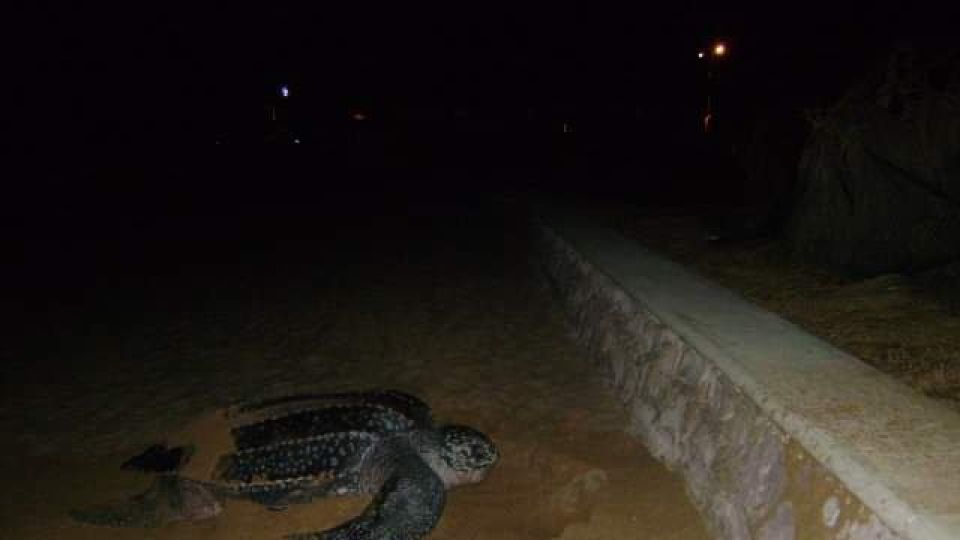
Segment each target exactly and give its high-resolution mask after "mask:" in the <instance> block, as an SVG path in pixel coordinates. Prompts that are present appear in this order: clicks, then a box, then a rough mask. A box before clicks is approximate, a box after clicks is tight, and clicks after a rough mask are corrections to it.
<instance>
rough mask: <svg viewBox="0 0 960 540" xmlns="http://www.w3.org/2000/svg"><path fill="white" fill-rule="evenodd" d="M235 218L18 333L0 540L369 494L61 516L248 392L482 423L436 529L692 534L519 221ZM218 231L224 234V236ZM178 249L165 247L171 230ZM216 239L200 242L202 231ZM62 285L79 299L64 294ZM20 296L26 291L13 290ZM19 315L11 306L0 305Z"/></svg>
mask: <svg viewBox="0 0 960 540" xmlns="http://www.w3.org/2000/svg"><path fill="white" fill-rule="evenodd" d="M426 206H427V205H423V206H421V207H420V208H419V209H418V210H415V211H413V212H412V214H413V215H403V214H404V213H403V212H396V214H397V215H396V216H395V217H389V218H388V217H382V218H379V219H377V220H373V221H371V220H370V219H368V218H364V219H359V218H349V219H343V220H326V221H324V220H317V219H314V218H313V216H310V215H301V216H299V217H295V218H291V217H287V218H284V219H280V220H276V219H272V220H264V221H263V222H262V223H260V224H257V223H254V224H253V225H247V226H245V227H244V228H243V230H242V231H240V232H239V233H238V232H236V231H234V233H233V236H230V237H229V239H228V240H229V241H227V240H223V241H222V242H221V241H219V240H217V239H216V236H215V235H208V236H204V237H203V239H202V240H198V239H197V238H196V237H193V235H192V234H191V233H190V228H191V227H192V226H194V225H196V223H193V224H191V223H187V222H185V223H183V224H181V225H180V226H181V229H182V231H181V232H182V233H183V237H182V240H183V242H182V243H181V242H179V241H170V242H168V243H167V244H165V245H166V246H167V247H166V248H164V249H158V250H150V251H149V256H145V257H143V258H141V259H139V260H138V263H137V264H136V265H135V266H136V268H135V270H130V269H129V268H126V267H125V268H126V269H121V270H118V269H117V268H114V269H113V270H112V271H111V272H103V273H101V274H98V275H97V276H96V278H95V279H94V278H91V279H92V281H91V282H90V283H91V284H90V285H89V286H86V287H85V288H84V291H83V292H82V293H81V292H71V293H67V292H64V293H63V294H58V295H52V296H51V295H48V297H47V298H45V299H44V300H43V302H42V303H41V305H39V306H35V307H37V309H35V310H33V311H32V312H31V313H30V314H29V315H25V316H24V319H23V320H22V321H21V326H22V327H24V329H23V330H22V332H21V337H22V342H21V343H18V344H16V345H9V346H7V347H6V348H5V349H4V350H3V353H4V355H5V356H8V358H6V359H5V360H6V361H7V365H9V366H10V369H9V371H8V373H9V374H12V375H13V379H12V380H10V379H8V381H7V383H6V384H5V388H4V400H3V402H2V403H3V405H2V411H0V412H2V416H0V430H2V438H3V440H4V441H5V442H6V451H5V452H4V453H3V456H2V458H0V467H2V471H3V475H4V478H6V479H7V482H8V490H7V496H6V497H4V498H3V499H2V502H0V532H2V534H0V536H3V537H5V538H20V539H34V538H59V539H68V540H79V539H87V538H97V539H110V538H117V539H124V538H130V539H133V538H164V539H166V538H170V539H175V538H210V539H216V538H231V539H236V538H250V539H259V538H264V539H268V538H280V537H282V536H283V535H284V534H288V533H292V532H297V531H307V530H317V529H322V528H325V527H329V526H331V525H333V524H335V523H337V522H340V521H342V520H344V519H346V518H348V517H349V516H351V515H353V514H355V513H357V512H359V511H360V509H362V508H363V506H364V505H365V504H366V503H367V500H365V499H362V498H361V499H356V498H345V499H335V500H334V499H331V500H324V501H319V502H317V503H314V504H310V505H301V506H296V507H293V508H290V509H289V510H287V511H283V512H275V511H268V510H266V509H264V508H261V507H259V506H257V505H254V504H252V503H246V502H243V501H229V502H228V503H227V506H226V510H225V512H224V513H223V514H222V515H221V516H219V517H217V518H215V519H212V520H208V521H203V522H196V523H179V524H174V525H170V526H166V527H163V528H159V529H152V530H139V529H128V530H124V529H106V528H98V527H92V526H87V525H80V524H76V523H74V522H72V521H71V520H70V519H69V518H68V517H67V511H68V510H69V509H71V508H75V507H81V506H85V505H87V504H89V503H91V502H105V501H109V500H112V499H116V498H120V497H124V496H127V495H130V494H134V493H136V492H138V490H141V489H143V488H144V487H145V486H146V485H147V484H148V483H149V478H147V477H145V476H143V475H139V474H135V473H130V472H126V471H120V470H119V463H121V462H122V461H123V460H124V459H125V458H126V457H128V456H129V455H131V454H132V453H136V452H137V451H139V450H141V449H142V448H143V447H144V446H145V445H147V444H150V443H153V442H158V441H164V440H171V438H172V437H175V435H174V434H176V433H178V432H182V431H183V430H185V429H191V426H193V428H192V431H191V434H190V437H191V438H193V439H195V442H196V443H197V444H198V445H200V446H201V447H202V446H204V445H206V446H208V447H210V446H213V445H215V444H216V441H215V438H216V430H211V429H203V427H202V424H201V427H200V428H197V424H196V422H197V420H198V419H202V418H204V415H208V414H210V413H211V412H212V411H215V410H216V409H217V408H218V407H223V406H225V405H227V404H229V403H232V402H235V401H237V400H241V399H245V398H254V397H264V396H270V395H277V394H283V393H288V392H302V391H310V392H325V391H343V390H354V389H364V388H371V387H393V388H398V389H402V390H405V391H408V392H411V393H414V394H416V395H418V396H420V397H422V398H423V399H424V400H426V401H427V402H428V403H430V404H431V405H432V406H433V408H434V411H435V415H436V416H437V417H438V418H439V419H440V420H445V421H455V422H459V423H465V424H469V425H472V426H474V427H477V428H479V429H481V430H483V431H485V432H486V433H488V434H489V435H490V436H491V437H492V438H493V439H494V440H495V441H496V442H497V444H498V446H499V448H500V450H501V454H502V461H501V462H500V464H499V465H498V467H497V468H496V469H495V470H494V471H493V472H492V473H491V475H490V476H489V477H488V478H487V479H486V480H485V481H484V482H482V483H481V484H478V485H475V486H469V487H464V488H460V489H457V490H454V491H452V492H451V493H450V496H449V497H448V505H447V509H446V511H445V513H444V516H443V519H442V520H441V522H440V525H439V526H438V528H437V529H436V530H435V531H434V532H433V534H432V535H431V536H430V538H433V539H436V540H441V539H454V538H457V539H462V538H469V539H492V538H498V539H510V540H514V539H516V540H520V539H530V540H534V539H550V538H562V539H568V540H572V539H601V538H631V537H636V538H658V539H676V540H681V539H682V540H693V539H703V538H706V533H705V532H704V530H703V526H702V525H701V522H700V519H699V517H698V516H697V515H696V513H695V511H694V509H693V508H692V506H691V505H690V503H689V502H688V501H687V499H686V496H685V494H684V491H683V487H682V484H681V482H680V479H679V478H678V477H676V476H675V475H673V474H672V473H670V472H668V471H667V470H665V469H664V468H663V467H662V466H661V465H660V464H658V463H657V462H656V461H654V460H653V459H652V458H651V457H650V456H649V455H648V454H647V453H646V452H645V450H644V449H643V447H642V446H641V445H639V444H638V443H637V442H636V441H635V440H634V439H632V438H631V437H629V436H627V435H625V434H623V432H622V430H623V427H624V423H625V422H624V417H623V415H622V413H621V412H620V409H619V407H618V405H617V404H616V403H615V402H614V401H613V400H612V399H611V398H609V397H608V396H607V395H606V394H605V392H604V390H603V387H602V384H601V382H600V381H599V379H598V378H597V377H596V375H595V374H594V373H593V372H592V371H591V367H590V366H588V365H587V364H586V363H585V362H584V360H583V359H582V358H581V357H580V355H579V353H578V351H577V349H576V348H575V347H574V345H573V344H572V342H571V341H570V340H569V339H568V338H567V336H566V331H565V328H564V326H563V321H562V320H561V319H560V316H559V314H558V312H557V311H556V306H554V305H553V304H552V300H551V299H550V298H549V297H548V295H547V293H546V292H545V291H543V290H542V289H541V288H540V287H539V286H538V284H537V283H536V282H535V281H534V279H533V277H532V273H531V271H530V268H529V266H528V261H527V254H526V244H525V242H526V238H525V235H524V230H523V228H522V227H521V226H520V223H518V222H517V221H515V219H514V218H512V217H509V216H506V215H502V214H499V213H497V212H494V211H492V210H491V209H492V207H490V206H486V205H482V204H477V205H465V206H463V207H462V208H459V209H458V210H457V212H447V211H442V212H440V211H437V208H432V209H430V208H426ZM227 229H229V227H227ZM177 238H179V237H177ZM210 238H212V240H210ZM71 290H72V289H71ZM25 301H27V302H29V297H25ZM11 305H13V304H11Z"/></svg>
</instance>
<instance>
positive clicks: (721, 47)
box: [713, 43, 727, 56]
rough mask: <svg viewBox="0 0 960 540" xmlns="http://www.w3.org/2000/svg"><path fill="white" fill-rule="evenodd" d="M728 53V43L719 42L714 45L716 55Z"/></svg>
mask: <svg viewBox="0 0 960 540" xmlns="http://www.w3.org/2000/svg"><path fill="white" fill-rule="evenodd" d="M725 54H727V45H726V43H717V44H716V45H714V46H713V55H714V56H723V55H725Z"/></svg>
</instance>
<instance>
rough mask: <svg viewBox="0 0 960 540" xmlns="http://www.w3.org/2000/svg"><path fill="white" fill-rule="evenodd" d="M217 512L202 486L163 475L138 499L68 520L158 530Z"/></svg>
mask: <svg viewBox="0 0 960 540" xmlns="http://www.w3.org/2000/svg"><path fill="white" fill-rule="evenodd" d="M221 510H222V507H221V505H220V502H219V501H218V500H217V499H216V497H214V495H213V494H212V493H211V492H210V491H209V490H208V489H207V488H206V487H205V486H204V485H203V484H201V483H199V482H194V481H192V480H188V479H186V478H182V477H179V476H173V475H164V476H160V477H158V478H157V479H156V480H155V481H154V483H153V484H152V485H151V486H150V488H148V489H147V490H146V491H145V492H143V493H141V494H140V495H136V496H134V497H131V498H129V499H128V500H126V501H123V502H120V503H117V504H105V505H99V506H94V507H91V508H86V509H82V510H74V511H72V512H70V516H71V517H73V519H75V520H77V521H80V522H83V523H89V524H91V525H103V526H107V527H159V526H161V525H163V524H165V523H169V522H171V521H194V520H200V519H206V518H209V517H213V516H215V515H217V514H219V513H220V511H221Z"/></svg>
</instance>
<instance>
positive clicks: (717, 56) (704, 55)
mask: <svg viewBox="0 0 960 540" xmlns="http://www.w3.org/2000/svg"><path fill="white" fill-rule="evenodd" d="M726 55H727V44H726V43H725V42H723V41H716V42H715V43H714V44H713V45H712V46H711V47H710V50H709V51H702V50H701V51H699V52H697V58H699V59H700V60H702V61H704V62H707V102H706V106H705V107H704V111H703V133H704V134H706V135H709V134H710V133H713V132H714V130H715V129H716V128H714V125H715V124H716V122H717V120H716V108H717V103H716V102H717V96H716V94H717V90H718V82H717V69H718V66H719V63H720V62H721V61H722V60H723V58H724V57H725V56H726Z"/></svg>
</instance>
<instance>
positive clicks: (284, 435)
mask: <svg viewBox="0 0 960 540" xmlns="http://www.w3.org/2000/svg"><path fill="white" fill-rule="evenodd" d="M225 415H226V417H227V418H228V425H229V430H230V436H231V438H232V440H233V446H234V448H233V449H232V450H231V451H229V452H224V453H223V454H222V455H220V456H218V457H217V459H216V463H217V464H216V467H215V468H214V470H213V472H212V473H211V474H210V475H209V477H207V478H189V477H188V475H186V474H184V473H183V470H182V469H183V465H184V464H185V463H186V462H187V461H188V460H189V459H190V449H189V448H186V447H175V448H168V447H166V446H162V445H156V446H153V447H151V448H149V449H148V450H147V451H146V452H144V453H142V454H140V455H138V456H136V457H134V458H131V459H130V460H129V461H127V462H126V463H125V464H124V467H126V468H133V469H140V470H144V471H150V472H157V473H160V474H159V476H158V478H157V480H156V481H155V482H154V484H153V485H152V486H151V487H150V489H148V490H147V491H146V492H145V493H143V494H140V495H138V496H136V497H133V498H131V499H129V500H127V501H124V502H122V503H120V504H116V505H104V506H98V507H94V508H90V509H85V510H78V511H75V512H73V514H72V515H73V517H74V518H75V519H77V520H79V521H83V522H87V523H93V524H98V525H108V526H120V527H150V526H158V525H162V524H163V523H166V522H170V521H176V520H195V519H203V518H207V517H211V516H214V515H216V514H218V513H219V512H220V510H221V502H222V500H224V499H228V498H237V497H242V498H248V499H251V500H254V501H256V502H259V503H261V504H264V505H267V506H269V507H271V508H278V509H280V508H283V507H285V506H286V505H289V504H294V503H304V502H309V501H311V500H312V499H314V498H318V497H327V496H338V495H351V494H376V496H375V497H374V500H373V502H372V503H371V504H370V505H369V506H368V507H367V509H366V510H365V511H364V512H363V513H362V514H361V515H359V516H358V517H356V518H354V519H352V520H350V521H348V522H346V523H344V524H342V525H340V526H338V527H336V528H333V529H329V530H326V531H322V532H316V533H306V534H300V535H294V536H292V537H291V538H300V539H307V538H313V539H348V538H349V539H371V540H372V539H417V538H422V537H423V536H425V535H426V534H427V533H429V532H430V531H431V530H432V529H433V527H434V526H435V525H436V523H437V521H438V520H439V519H440V514H441V512H442V510H443V506H444V501H445V490H446V489H447V488H450V487H453V486H457V485H461V484H469V483H474V482H479V481H480V480H482V479H483V478H484V477H485V476H486V474H487V472H488V471H489V470H490V468H491V467H493V465H494V464H495V463H496V462H497V459H498V457H499V456H498V453H497V449H496V447H495V446H494V444H493V442H492V441H491V440H490V439H489V438H488V437H487V436H486V435H484V434H483V433H480V432H479V431H477V430H475V429H473V428H469V427H466V426H460V425H453V424H446V425H437V424H434V422H433V420H432V418H431V413H430V409H429V407H428V406H427V405H426V404H425V403H424V402H422V401H420V400H419V399H417V398H416V397H414V396H411V395H409V394H405V393H403V392H398V391H390V390H388V391H372V392H357V393H342V394H324V395H296V396H287V397H282V398H276V399H271V400H268V401H261V402H258V403H252V404H245V405H239V406H235V407H232V408H230V409H228V410H227V411H226V413H225Z"/></svg>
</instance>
